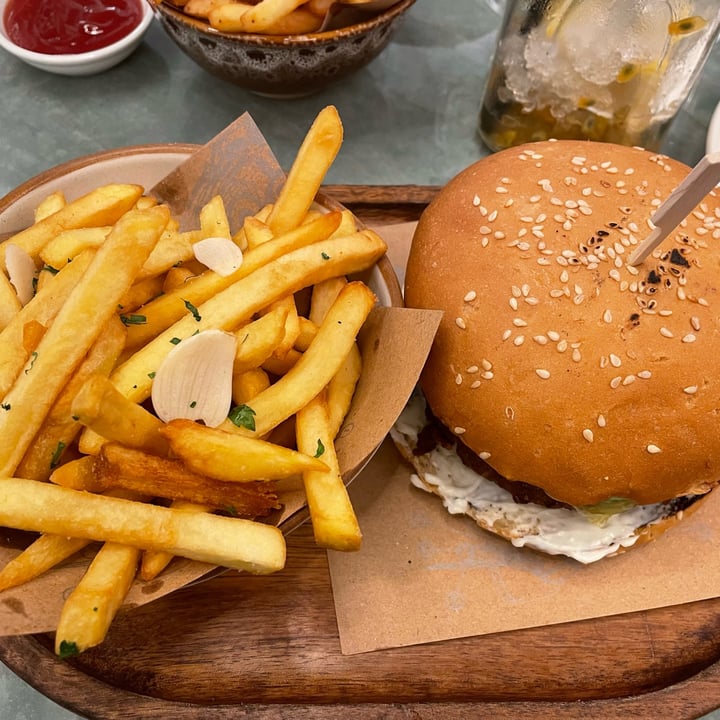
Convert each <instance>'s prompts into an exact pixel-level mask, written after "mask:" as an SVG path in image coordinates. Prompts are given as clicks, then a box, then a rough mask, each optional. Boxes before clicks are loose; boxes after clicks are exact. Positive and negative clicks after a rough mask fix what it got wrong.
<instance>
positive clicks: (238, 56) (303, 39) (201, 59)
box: [149, 0, 415, 97]
mask: <svg viewBox="0 0 720 720" xmlns="http://www.w3.org/2000/svg"><path fill="white" fill-rule="evenodd" d="M149 2H150V3H151V4H152V5H153V6H154V8H155V12H156V14H157V16H158V17H159V19H160V23H161V25H162V27H163V28H164V29H165V31H166V32H167V33H168V35H169V36H170V37H171V38H172V39H173V40H174V41H175V43H176V44H177V45H178V47H179V48H180V49H181V50H183V51H184V52H185V53H186V54H187V55H189V56H190V57H191V58H192V59H193V60H194V61H195V62H196V63H197V64H198V65H200V66H201V67H203V68H205V70H207V71H208V72H211V73H212V74H213V75H217V76H218V77H220V78H222V79H224V80H227V81H229V82H231V83H234V84H236V85H239V86H241V87H244V88H247V89H248V90H251V91H253V92H255V93H259V94H262V95H272V96H280V97H299V96H303V95H309V94H310V93H313V92H316V91H317V90H320V89H321V88H323V87H325V86H326V85H328V84H330V83H332V82H335V81H337V80H340V79H341V78H343V77H345V76H347V75H349V74H350V73H352V72H355V71H356V70H358V69H360V68H361V67H363V66H365V65H367V63H369V62H370V61H371V60H373V59H374V58H375V57H377V55H378V54H379V53H380V52H381V51H382V50H383V49H384V48H385V46H386V45H387V44H388V42H389V40H390V37H391V35H392V33H393V31H394V30H395V29H396V27H397V25H398V23H399V21H400V20H401V18H402V17H403V15H404V13H405V11H406V10H407V9H408V8H409V7H410V6H411V5H413V3H414V2H415V0H399V2H397V3H396V4H395V5H393V6H392V7H390V8H388V9H387V10H385V11H384V12H381V13H380V14H378V15H370V16H368V18H367V19H366V20H363V21H362V22H358V23H356V24H354V25H349V26H347V27H342V28H339V29H337V30H330V31H327V32H318V33H309V34H307V35H288V36H282V35H252V34H245V33H223V32H219V31H217V30H215V29H213V28H211V27H210V25H209V24H208V23H207V22H205V21H203V20H200V19H198V18H194V17H191V16H189V15H186V14H185V13H183V12H181V11H180V10H178V9H177V8H175V7H173V6H172V5H170V4H168V3H166V2H162V0H149Z"/></svg>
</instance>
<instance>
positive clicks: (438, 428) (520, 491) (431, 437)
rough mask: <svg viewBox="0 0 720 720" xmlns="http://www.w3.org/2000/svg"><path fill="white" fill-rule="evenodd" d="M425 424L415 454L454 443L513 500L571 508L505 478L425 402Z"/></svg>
mask: <svg viewBox="0 0 720 720" xmlns="http://www.w3.org/2000/svg"><path fill="white" fill-rule="evenodd" d="M425 414H426V418H427V424H426V425H425V427H424V428H423V429H422V430H421V431H420V434H419V435H418V442H417V446H416V447H415V449H414V454H415V455H425V454H427V453H429V452H432V451H433V450H434V449H435V448H436V447H437V446H438V445H442V446H443V447H446V448H451V447H453V446H454V447H455V451H456V452H457V454H458V457H459V458H460V459H461V460H462V461H463V463H464V464H465V465H466V466H467V467H469V468H470V469H471V470H473V471H474V472H476V473H478V475H482V476H483V477H485V478H487V479H488V480H491V481H492V482H494V483H495V484H496V485H499V486H500V487H501V488H503V490H507V492H509V493H510V494H511V495H512V497H513V500H514V501H515V502H516V503H523V504H524V503H535V504H536V505H542V506H543V507H547V508H571V507H572V506H571V505H568V504H567V503H563V502H560V501H559V500H555V498H553V497H550V495H548V494H547V493H546V492H545V491H544V490H543V489H542V488H539V487H536V486H535V485H530V484H529V483H525V482H522V481H520V480H508V479H507V478H505V477H503V476H502V475H500V473H498V472H497V471H496V470H494V469H493V468H492V467H490V465H488V464H487V463H486V462H485V461H484V460H483V459H482V458H480V457H479V456H478V455H477V453H474V452H473V451H472V450H471V449H470V448H469V447H468V446H467V445H465V444H464V443H463V442H462V440H460V439H459V438H458V437H457V436H455V435H453V434H452V433H451V432H450V431H449V430H448V429H447V428H446V427H445V426H444V425H443V424H442V423H441V422H440V421H439V420H438V419H437V418H436V417H435V415H433V414H432V411H431V410H430V408H429V407H427V405H426V412H425Z"/></svg>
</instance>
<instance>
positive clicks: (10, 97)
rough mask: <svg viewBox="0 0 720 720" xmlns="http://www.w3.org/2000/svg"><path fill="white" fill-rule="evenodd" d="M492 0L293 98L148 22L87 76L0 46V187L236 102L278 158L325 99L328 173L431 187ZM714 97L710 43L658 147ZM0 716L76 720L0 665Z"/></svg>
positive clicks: (453, 133)
mask: <svg viewBox="0 0 720 720" xmlns="http://www.w3.org/2000/svg"><path fill="white" fill-rule="evenodd" d="M501 11H502V2H501V0H455V1H454V2H453V3H452V11H451V12H448V8H447V5H446V3H439V2H434V1H433V0H418V1H417V3H416V4H415V5H414V6H413V8H412V9H411V11H410V12H409V13H408V15H407V17H406V18H405V21H404V23H403V24H402V26H401V27H400V29H399V31H398V32H397V34H396V35H395V36H394V38H393V40H392V42H391V44H390V45H389V46H388V47H387V49H386V50H385V51H384V52H383V54H382V55H381V56H380V57H379V58H377V59H376V60H375V61H374V62H372V63H371V64H370V65H369V66H368V67H366V68H365V69H363V70H361V71H360V72H358V73H356V74H355V75H354V76H352V77H351V78H349V79H347V80H345V81H343V82H341V83H340V84H337V85H335V86H332V87H329V88H327V89H326V90H324V91H322V92H320V93H318V94H315V95H312V96H309V97H306V98H301V99H296V100H276V99H269V98H264V97H260V96H257V95H253V94H251V93H249V92H247V91H244V90H241V89H239V88H236V87H234V86H232V85H230V84H228V83H225V82H223V81H221V80H219V79H216V78H214V77H213V76H211V75H209V74H208V73H206V72H205V71H204V70H202V69H201V68H199V67H198V66H197V65H195V64H194V63H193V62H192V61H191V60H190V59H188V58H187V57H186V56H185V55H183V54H182V53H181V52H180V51H179V50H178V49H177V48H176V47H175V45H174V44H173V43H172V42H171V41H170V40H169V39H168V38H167V37H166V36H165V35H164V33H163V31H162V29H161V28H160V26H159V24H157V22H154V24H153V26H152V27H151V29H150V31H149V33H148V35H147V36H146V39H145V42H144V43H143V44H142V45H141V47H140V48H139V49H138V50H137V51H136V52H135V53H134V54H133V55H132V56H131V57H130V58H129V59H127V60H126V61H125V62H123V63H122V64H121V65H119V66H117V67H115V68H113V69H112V70H110V71H108V72H106V73H104V74H102V75H98V76H94V77H86V78H69V77H61V76H57V75H50V74H47V73H44V72H42V71H40V70H35V69H33V68H31V67H29V66H26V65H24V64H22V63H20V62H19V61H17V60H15V59H14V58H12V57H10V56H9V55H7V54H6V53H4V52H0V157H1V158H2V164H1V165H0V197H1V196H2V195H4V194H5V193H7V192H8V191H10V190H11V189H12V188H14V187H16V186H17V185H19V184H20V183H22V182H23V181H25V180H27V179H28V178H30V177H32V176H33V175H35V174H37V173H38V172H40V171H42V170H45V169H47V168H49V167H52V166H54V165H57V164H58V163H62V162H64V161H66V160H70V159H72V158H75V157H78V156H81V155H86V154H88V153H93V152H97V151H99V150H104V149H110V148H116V147H122V146H126V145H136V144H145V143H160V142H190V143H203V142H205V141H207V140H209V139H210V138H211V137H213V136H214V135H215V134H216V133H218V132H219V131H220V130H222V129H223V128H224V127H225V126H227V125H228V124H229V123H230V122H232V121H233V120H234V119H235V118H236V117H238V116H239V115H240V114H242V113H243V112H246V111H247V112H249V113H250V114H251V115H252V116H253V118H254V120H255V122H256V123H257V124H258V126H259V127H260V129H261V131H262V132H263V133H264V135H265V136H266V138H267V140H268V142H269V144H270V146H271V147H272V148H273V150H274V152H275V154H276V155H277V158H278V160H279V161H280V163H281V165H282V166H283V167H288V166H289V163H290V162H291V161H292V159H293V157H294V154H295V152H296V150H297V147H298V145H299V143H300V141H301V139H302V137H303V135H304V133H305V131H306V129H307V127H308V126H309V125H310V123H311V122H312V120H313V118H314V117H315V115H316V114H317V112H318V111H319V110H320V109H321V108H322V107H323V106H325V105H327V104H330V103H332V104H334V105H336V106H337V108H338V110H339V112H340V114H341V117H342V119H343V124H344V127H345V136H346V139H345V143H344V145H343V148H342V150H341V152H340V155H339V156H338V158H337V160H336V162H335V164H334V166H333V167H332V169H331V171H330V173H329V175H328V177H327V181H328V182H330V183H340V184H379V185H387V184H390V185H393V184H443V183H445V182H446V181H447V180H449V179H450V178H451V177H452V176H453V175H455V174H456V173H457V172H458V171H460V170H461V169H463V168H464V167H465V166H466V165H468V164H469V163H470V162H472V161H473V160H475V159H477V158H480V157H482V156H483V155H485V154H487V150H486V149H485V148H484V146H483V145H482V143H481V141H480V140H479V138H478V136H477V133H476V125H477V114H478V107H479V102H480V97H481V94H482V90H483V84H484V81H485V77H486V74H487V70H488V66H489V62H490V59H491V56H492V51H493V47H494V41H495V34H496V29H497V26H498V23H499V19H500V13H501ZM718 101H720V45H716V47H715V48H714V50H713V53H712V54H711V57H710V59H709V61H708V64H707V65H706V67H705V69H704V71H703V73H702V75H701V77H700V80H699V82H698V84H697V86H696V89H695V92H694V93H693V95H692V96H691V97H690V99H689V100H688V102H687V103H686V104H685V106H684V107H683V108H682V110H681V111H680V113H679V114H678V116H677V118H676V120H675V122H674V123H673V125H672V126H671V128H670V131H669V133H668V135H667V138H666V141H665V144H664V147H663V150H664V151H665V152H667V153H668V154H669V155H672V156H674V157H676V158H678V159H680V160H682V161H684V162H686V163H688V164H690V165H692V164H694V163H695V162H697V161H698V160H699V159H700V157H701V156H702V155H703V153H704V152H705V136H706V132H707V127H708V123H709V121H710V117H711V115H712V112H713V110H714V109H715V106H716V105H717V103H718ZM0 716H1V717H2V718H3V720H77V718H78V716H77V715H75V714H74V713H71V712H69V711H67V710H65V709H63V708H61V707H59V706H58V705H56V704H55V703H54V702H52V701H51V700H48V699H47V698H45V697H43V696H42V695H41V694H39V693H38V692H36V691H35V690H34V689H33V688H31V687H30V686H28V685H26V684H25V683H24V682H23V681H22V680H20V679H19V678H18V677H16V676H15V675H14V674H13V673H12V672H11V671H10V670H9V669H8V668H6V667H5V666H4V665H2V664H0ZM707 717H708V718H713V719H714V720H720V713H717V712H716V713H712V714H711V715H709V716H707Z"/></svg>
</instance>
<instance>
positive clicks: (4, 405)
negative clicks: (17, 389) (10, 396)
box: [0, 403, 12, 410]
mask: <svg viewBox="0 0 720 720" xmlns="http://www.w3.org/2000/svg"><path fill="white" fill-rule="evenodd" d="M11 407H12V405H10V403H2V405H0V408H2V409H3V410H9V409H10V408H11Z"/></svg>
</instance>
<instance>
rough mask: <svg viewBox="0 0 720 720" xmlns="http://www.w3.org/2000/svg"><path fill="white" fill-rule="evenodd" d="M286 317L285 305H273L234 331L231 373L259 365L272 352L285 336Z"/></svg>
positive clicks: (237, 373) (238, 373)
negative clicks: (233, 359)
mask: <svg viewBox="0 0 720 720" xmlns="http://www.w3.org/2000/svg"><path fill="white" fill-rule="evenodd" d="M286 317H287V308H286V307H283V306H279V307H275V308H274V309H273V310H270V311H269V312H267V313H265V315H262V316H261V317H259V318H258V319H257V320H253V321H252V322H250V323H248V324H247V325H245V326H243V327H242V328H240V330H236V331H235V337H236V338H237V352H236V353H235V362H234V363H233V374H235V375H240V374H242V373H244V372H247V371H248V370H253V369H254V368H257V367H260V365H262V364H263V362H264V361H265V360H267V358H269V357H270V356H271V355H272V354H273V351H274V350H275V348H276V347H277V346H278V345H279V344H280V342H281V341H282V339H283V337H284V336H285V318H286Z"/></svg>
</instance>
